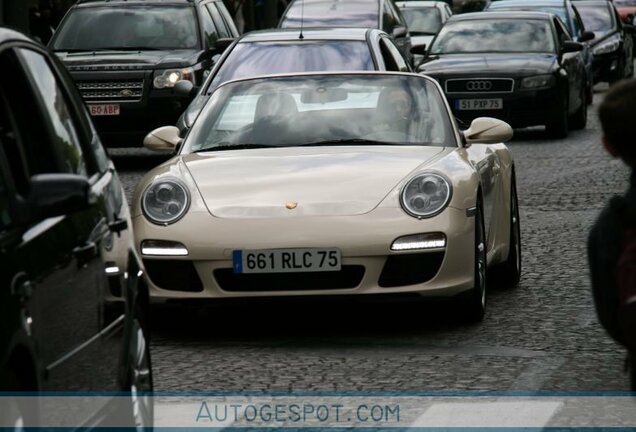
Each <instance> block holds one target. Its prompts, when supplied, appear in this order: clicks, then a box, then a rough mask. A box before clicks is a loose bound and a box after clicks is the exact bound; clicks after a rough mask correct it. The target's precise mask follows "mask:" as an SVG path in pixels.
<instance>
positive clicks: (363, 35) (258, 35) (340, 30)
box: [238, 27, 381, 43]
mask: <svg viewBox="0 0 636 432" xmlns="http://www.w3.org/2000/svg"><path fill="white" fill-rule="evenodd" d="M369 31H379V32H381V31H380V30H378V29H368V28H363V27H312V28H306V29H303V39H300V37H299V36H300V28H282V29H268V30H256V31H251V32H248V33H245V34H243V35H242V36H241V37H240V38H239V39H238V42H239V43H241V42H274V41H295V40H301V41H302V40H307V39H311V40H352V41H353V40H355V41H365V40H367V35H368V34H369Z"/></svg>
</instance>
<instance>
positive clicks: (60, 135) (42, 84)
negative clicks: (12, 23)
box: [20, 49, 87, 175]
mask: <svg viewBox="0 0 636 432" xmlns="http://www.w3.org/2000/svg"><path fill="white" fill-rule="evenodd" d="M20 54H21V56H22V58H23V59H24V61H25V64H26V69H27V72H28V73H29V75H31V80H32V81H31V82H32V83H34V85H35V87H36V90H37V91H38V92H39V94H40V96H41V102H42V103H43V105H44V108H45V112H46V117H47V122H46V123H47V124H46V126H48V131H49V135H50V138H51V145H52V148H53V152H54V153H55V157H56V159H57V162H58V166H60V167H61V168H62V171H63V172H69V173H72V174H84V175H86V174H87V171H86V163H85V161H84V156H83V152H82V147H81V145H80V142H79V136H78V133H77V131H76V129H75V126H74V125H73V116H72V114H71V110H70V109H69V106H68V103H67V100H66V96H65V95H64V93H63V91H62V89H61V88H60V87H59V85H58V83H57V80H56V78H55V75H54V74H53V72H52V71H51V69H50V67H49V65H48V63H47V61H46V59H45V58H44V57H43V56H42V55H40V54H38V53H36V52H34V51H29V50H24V49H21V50H20Z"/></svg>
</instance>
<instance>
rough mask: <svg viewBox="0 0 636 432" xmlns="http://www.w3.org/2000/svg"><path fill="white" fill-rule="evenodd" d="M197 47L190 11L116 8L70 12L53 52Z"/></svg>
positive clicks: (93, 8) (191, 11)
mask: <svg viewBox="0 0 636 432" xmlns="http://www.w3.org/2000/svg"><path fill="white" fill-rule="evenodd" d="M199 46H200V43H199V36H198V26H197V23H196V18H195V15H194V9H193V8H192V7H187V6H184V7H179V6H117V5H112V4H109V5H108V6H105V7H88V8H76V9H73V10H72V11H71V12H70V14H69V16H68V18H67V19H66V20H65V21H64V24H63V26H62V27H61V28H59V29H58V31H57V32H56V35H55V37H54V39H53V42H52V47H53V49H54V50H59V51H66V50H92V49H107V48H110V49H126V48H141V49H143V48H146V49H194V48H198V47H199Z"/></svg>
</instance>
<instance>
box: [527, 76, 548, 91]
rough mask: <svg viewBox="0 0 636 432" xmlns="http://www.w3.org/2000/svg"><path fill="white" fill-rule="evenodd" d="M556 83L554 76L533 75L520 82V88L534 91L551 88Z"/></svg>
mask: <svg viewBox="0 0 636 432" xmlns="http://www.w3.org/2000/svg"><path fill="white" fill-rule="evenodd" d="M555 82H556V79H555V78H554V75H552V74H545V75H535V76H531V77H527V78H524V79H522V80H521V88H522V89H527V90H535V89H541V88H547V87H552V86H553V85H554V84H555Z"/></svg>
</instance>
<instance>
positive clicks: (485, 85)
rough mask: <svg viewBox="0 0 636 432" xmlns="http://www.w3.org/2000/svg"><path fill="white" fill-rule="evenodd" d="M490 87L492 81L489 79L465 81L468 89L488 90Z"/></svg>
mask: <svg viewBox="0 0 636 432" xmlns="http://www.w3.org/2000/svg"><path fill="white" fill-rule="evenodd" d="M491 88H492V82H490V81H468V82H467V83H466V90H469V91H488V90H490V89H491Z"/></svg>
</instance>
